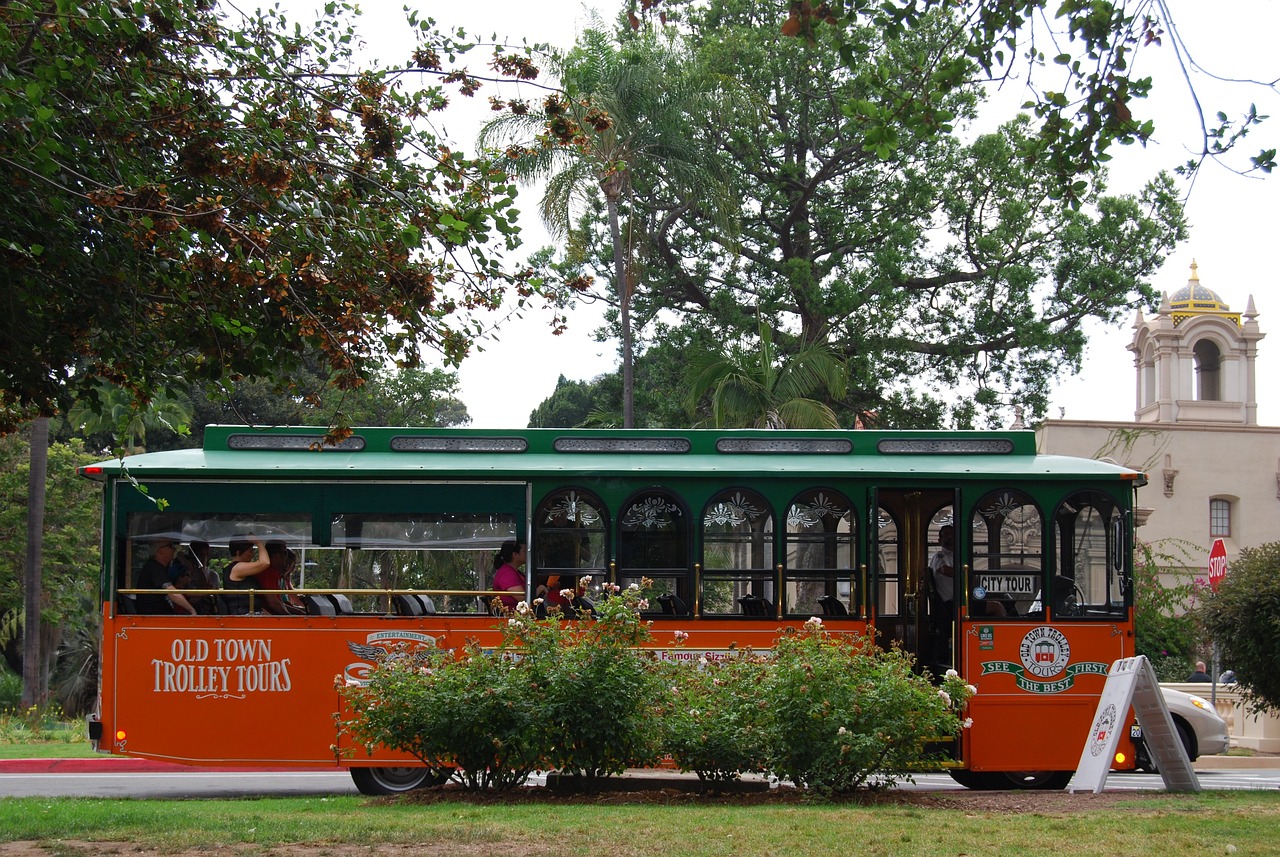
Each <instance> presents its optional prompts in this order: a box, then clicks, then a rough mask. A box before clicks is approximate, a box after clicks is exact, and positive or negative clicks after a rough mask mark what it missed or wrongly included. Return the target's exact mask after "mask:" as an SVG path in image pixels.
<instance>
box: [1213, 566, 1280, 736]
mask: <svg viewBox="0 0 1280 857" xmlns="http://www.w3.org/2000/svg"><path fill="white" fill-rule="evenodd" d="M1202 612H1203V616H1204V623H1205V627H1206V628H1207V629H1208V630H1209V633H1210V635H1211V636H1212V637H1213V639H1214V640H1215V641H1216V642H1217V644H1218V652H1219V655H1220V656H1221V658H1222V663H1223V664H1226V665H1227V666H1229V667H1230V668H1231V669H1233V670H1235V672H1236V679H1237V680H1238V681H1239V683H1240V689H1241V690H1243V691H1244V692H1245V694H1246V695H1247V698H1248V700H1249V702H1250V704H1252V705H1254V706H1256V707H1257V708H1258V709H1260V710H1263V711H1273V712H1274V711H1280V672H1277V670H1276V663H1277V662H1280V542H1268V543H1266V544H1264V545H1259V546H1258V547H1256V548H1244V549H1242V550H1241V551H1240V555H1239V556H1238V557H1236V558H1235V559H1234V560H1233V561H1232V563H1231V567H1230V569H1229V570H1228V571H1227V576H1226V577H1225V578H1224V579H1223V581H1222V583H1221V584H1219V586H1218V591H1217V592H1212V593H1209V594H1207V595H1206V597H1205V602H1204V606H1203V608H1202Z"/></svg>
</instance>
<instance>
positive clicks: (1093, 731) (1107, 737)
mask: <svg viewBox="0 0 1280 857" xmlns="http://www.w3.org/2000/svg"><path fill="white" fill-rule="evenodd" d="M1130 705H1132V706H1133V710H1134V713H1135V714H1137V716H1138V725H1139V726H1141V727H1142V737H1143V740H1144V741H1146V744H1147V752H1148V753H1150V754H1151V758H1152V760H1153V761H1154V762H1155V763H1156V766H1157V767H1158V768H1159V769H1160V776H1161V777H1163V778H1164V786H1165V788H1166V789H1168V790H1169V791H1171V792H1198V791H1200V781H1199V780H1198V779H1197V778H1196V772H1195V769H1194V768H1192V767H1191V760H1190V759H1189V758H1187V750H1186V748H1185V747H1183V746H1182V739H1180V738H1179V737H1178V730H1177V729H1176V728H1175V727H1174V725H1173V718H1172V717H1170V716H1169V709H1168V707H1167V706H1166V705H1165V702H1164V694H1163V693H1162V692H1161V691H1160V683H1159V682H1158V681H1156V671H1155V669H1154V668H1153V667H1152V666H1151V662H1150V661H1148V660H1147V659H1146V657H1145V656H1144V655H1139V656H1137V657H1134V658H1121V659H1120V660H1118V661H1116V662H1115V663H1113V664H1112V665H1111V669H1110V670H1109V671H1108V672H1107V683H1106V684H1105V685H1104V686H1103V688H1102V697H1101V698H1100V699H1099V700H1098V711H1097V713H1096V714H1095V715H1094V718H1093V726H1092V727H1091V728H1090V730H1089V738H1088V740H1086V741H1085V745H1084V750H1083V752H1081V754H1080V764H1079V765H1077V766H1076V775H1075V778H1074V779H1072V781H1071V791H1073V792H1082V791H1092V792H1093V793H1094V794H1099V793H1101V792H1102V789H1103V786H1105V785H1106V782H1107V773H1108V772H1109V771H1110V770H1111V760H1112V759H1113V758H1114V757H1115V752H1116V744H1118V743H1119V741H1120V735H1121V734H1122V732H1123V730H1124V729H1127V728H1128V724H1127V723H1126V719H1127V717H1128V714H1129V706H1130Z"/></svg>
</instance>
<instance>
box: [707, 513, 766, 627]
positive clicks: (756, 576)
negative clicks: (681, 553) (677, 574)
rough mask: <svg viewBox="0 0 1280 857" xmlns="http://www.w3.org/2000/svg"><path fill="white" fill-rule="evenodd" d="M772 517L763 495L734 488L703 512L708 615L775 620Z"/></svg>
mask: <svg viewBox="0 0 1280 857" xmlns="http://www.w3.org/2000/svg"><path fill="white" fill-rule="evenodd" d="M773 566H774V554H773V511H772V510H771V509H770V508H769V503H768V501H766V500H765V499H764V497H762V496H761V495H760V494H757V493H756V492H755V491H752V490H750V489H747V488H729V489H727V490H725V491H721V492H720V493H719V494H717V495H715V496H714V497H712V498H711V502H709V503H707V506H706V508H705V509H704V510H703V512H702V592H701V593H700V603H701V609H702V612H703V613H704V614H722V615H724V614H733V613H736V614H740V615H744V616H757V617H765V616H776V615H777V613H776V607H775V601H776V594H775V592H774V570H773Z"/></svg>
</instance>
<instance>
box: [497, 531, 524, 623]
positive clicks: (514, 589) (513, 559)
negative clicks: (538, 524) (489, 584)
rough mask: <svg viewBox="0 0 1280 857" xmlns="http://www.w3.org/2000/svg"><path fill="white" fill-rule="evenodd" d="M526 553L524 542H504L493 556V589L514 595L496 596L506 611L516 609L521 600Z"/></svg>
mask: <svg viewBox="0 0 1280 857" xmlns="http://www.w3.org/2000/svg"><path fill="white" fill-rule="evenodd" d="M527 553H528V551H527V549H526V548H525V544H524V542H519V541H506V542H503V543H502V547H501V548H500V549H499V550H498V552H497V553H496V554H494V555H493V588H494V589H497V590H500V591H502V592H503V593H516V594H515V595H507V594H504V595H499V596H498V598H499V600H500V601H501V602H502V606H503V607H504V608H506V609H507V610H514V609H516V605H517V604H519V603H520V601H521V600H522V599H523V596H524V591H525V578H524V563H525V559H526V556H527Z"/></svg>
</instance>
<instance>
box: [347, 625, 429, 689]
mask: <svg viewBox="0 0 1280 857" xmlns="http://www.w3.org/2000/svg"><path fill="white" fill-rule="evenodd" d="M435 647H436V638H435V637H433V636H431V635H430V634H419V633H417V632H416V631H378V632H376V633H373V634H370V635H369V636H367V637H365V641H364V642H363V643H358V642H356V641H354V640H348V641H347V648H348V649H350V650H351V653H352V654H353V655H355V656H356V657H358V658H361V659H362V660H359V661H356V662H355V663H351V664H347V666H346V668H345V669H344V670H343V678H345V679H346V680H347V682H349V683H351V684H366V683H368V681H369V672H370V671H371V670H372V669H373V667H374V664H376V663H378V662H379V661H385V660H393V659H395V658H403V657H410V658H412V657H415V656H417V655H419V654H421V653H422V652H424V651H425V650H428V649H434V648H435Z"/></svg>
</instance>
